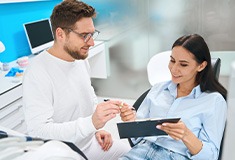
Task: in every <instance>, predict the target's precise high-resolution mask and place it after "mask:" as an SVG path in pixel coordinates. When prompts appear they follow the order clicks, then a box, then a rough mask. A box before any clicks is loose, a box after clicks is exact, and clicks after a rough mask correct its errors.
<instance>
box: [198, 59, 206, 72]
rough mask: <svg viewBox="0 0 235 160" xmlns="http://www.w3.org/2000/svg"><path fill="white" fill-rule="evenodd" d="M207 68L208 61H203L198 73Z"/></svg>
mask: <svg viewBox="0 0 235 160" xmlns="http://www.w3.org/2000/svg"><path fill="white" fill-rule="evenodd" d="M206 66H207V61H203V62H202V63H201V64H200V65H199V67H198V72H201V71H202V70H203V69H204V68H206Z"/></svg>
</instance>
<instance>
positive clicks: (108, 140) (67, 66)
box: [23, 0, 130, 160]
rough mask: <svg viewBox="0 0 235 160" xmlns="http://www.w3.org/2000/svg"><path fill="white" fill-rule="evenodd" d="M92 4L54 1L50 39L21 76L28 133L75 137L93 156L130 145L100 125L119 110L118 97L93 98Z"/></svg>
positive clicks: (112, 155) (114, 155) (113, 155)
mask: <svg viewBox="0 0 235 160" xmlns="http://www.w3.org/2000/svg"><path fill="white" fill-rule="evenodd" d="M94 16H95V10H94V8H92V7H91V6H89V5H87V4H85V3H83V2H81V1H76V0H66V1H63V2H61V3H60V4H58V5H57V6H55V8H54V10H53V12H52V15H51V17H50V19H51V25H52V31H53V34H54V39H55V40H54V44H53V46H52V47H51V48H49V49H48V50H45V51H43V52H42V53H40V54H39V55H38V56H37V57H35V58H34V59H33V60H32V61H31V63H30V65H29V66H28V68H27V70H26V72H25V75H24V80H23V103H24V113H25V121H26V124H27V130H28V133H29V134H30V135H32V136H37V137H41V138H46V139H58V140H63V141H70V142H73V143H75V144H76V145H77V146H78V147H79V148H80V149H81V150H82V151H83V152H84V153H85V154H86V156H87V157H88V159H91V160H96V159H97V160H105V159H109V160H115V159H118V157H120V156H121V155H123V154H124V153H126V152H128V151H129V149H130V147H129V146H128V144H124V143H122V142H121V141H114V142H113V140H112V137H111V135H110V134H109V133H108V132H106V131H104V130H100V129H101V128H102V127H103V126H104V125H105V123H106V122H107V121H109V120H110V119H112V118H114V117H115V116H116V114H118V113H119V112H120V109H119V107H118V106H119V105H120V104H121V102H120V101H108V102H103V103H100V104H97V97H96V95H95V93H94V90H93V87H92V86H91V81H90V76H89V64H88V62H87V60H86V58H87V56H88V51H89V48H90V47H91V46H94V39H95V38H96V37H97V36H98V33H99V32H98V31H97V30H95V27H94V24H93V20H92V18H93V17H94Z"/></svg>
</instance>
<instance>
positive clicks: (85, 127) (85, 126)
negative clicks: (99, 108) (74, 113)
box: [77, 115, 96, 138]
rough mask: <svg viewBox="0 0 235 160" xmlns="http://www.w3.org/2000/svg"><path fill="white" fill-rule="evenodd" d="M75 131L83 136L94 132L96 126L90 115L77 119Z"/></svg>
mask: <svg viewBox="0 0 235 160" xmlns="http://www.w3.org/2000/svg"><path fill="white" fill-rule="evenodd" d="M77 128H78V130H77V132H78V133H79V134H80V135H81V136H82V137H84V138H86V137H87V136H89V135H91V134H93V133H95V132H96V128H95V126H94V125H93V123H92V115H91V116H89V117H85V118H79V119H78V120H77Z"/></svg>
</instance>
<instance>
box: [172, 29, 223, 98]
mask: <svg viewBox="0 0 235 160" xmlns="http://www.w3.org/2000/svg"><path fill="white" fill-rule="evenodd" d="M176 46H181V47H184V48H185V49H187V50H188V51H189V52H191V53H192V54H193V55H194V56H195V59H196V61H197V62H198V63H199V64H201V63H202V62H203V61H206V62H207V66H206V67H205V68H204V70H202V71H201V72H198V74H197V76H196V81H197V83H198V84H199V85H200V88H201V91H202V92H216V91H217V92H219V93H220V94H221V95H222V96H223V97H224V99H226V96H227V90H226V89H225V88H224V87H223V86H222V85H221V84H220V83H219V82H218V80H217V79H216V78H215V76H214V73H213V70H212V66H211V55H210V51H209V48H208V46H207V44H206V42H205V41H204V39H203V38H202V37H201V36H200V35H198V34H191V35H185V36H182V37H180V38H179V39H177V40H176V41H175V43H174V44H173V46H172V49H173V48H174V47H176Z"/></svg>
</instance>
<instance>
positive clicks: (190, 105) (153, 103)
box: [137, 81, 227, 159]
mask: <svg viewBox="0 0 235 160" xmlns="http://www.w3.org/2000/svg"><path fill="white" fill-rule="evenodd" d="M176 97H177V85H176V84H174V83H173V82H172V81H168V82H163V83H159V84H156V85H155V86H153V87H152V89H151V90H150V91H149V93H148V95H147V96H146V98H145V99H144V101H143V102H142V104H141V105H140V108H139V109H138V111H137V118H138V119H139V118H172V117H180V118H181V120H182V121H183V122H184V123H185V125H186V126H187V127H188V128H189V129H190V130H191V131H192V132H193V133H194V134H195V135H196V136H197V137H198V138H199V139H200V140H201V141H202V142H203V148H202V150H201V151H200V152H199V153H198V154H197V155H191V154H190V152H189V150H188V149H187V147H186V146H185V145H184V143H183V142H182V141H181V140H180V141H176V140H174V139H172V138H171V137H170V136H158V137H157V136H153V137H145V138H144V139H146V140H148V141H150V142H154V143H156V144H157V145H159V146H162V147H164V148H167V149H170V150H172V151H174V152H177V153H180V154H182V155H186V156H188V157H189V158H190V159H217V158H218V154H219V147H220V142H221V139H222V136H223V131H224V127H225V121H226V115H227V103H226V101H225V99H224V98H223V97H222V95H221V94H219V93H218V92H212V93H206V92H202V91H201V89H200V86H199V85H198V86H196V87H195V88H193V90H192V91H191V93H190V94H189V95H188V96H185V97H180V98H176Z"/></svg>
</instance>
